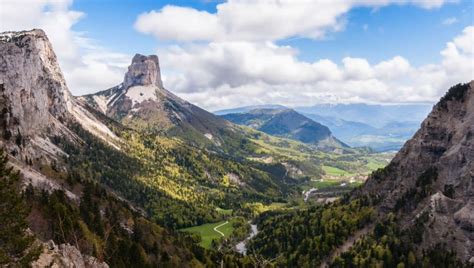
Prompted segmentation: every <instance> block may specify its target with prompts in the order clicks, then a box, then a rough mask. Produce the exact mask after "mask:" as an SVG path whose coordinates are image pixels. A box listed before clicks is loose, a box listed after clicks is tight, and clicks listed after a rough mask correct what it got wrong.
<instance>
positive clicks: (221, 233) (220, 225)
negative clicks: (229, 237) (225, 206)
mask: <svg viewBox="0 0 474 268" xmlns="http://www.w3.org/2000/svg"><path fill="white" fill-rule="evenodd" d="M228 223H229V221H226V222H224V223H222V224H219V225H217V226H216V227H214V232H217V233H219V234H220V235H222V236H225V235H224V233H223V232H221V231H219V230H217V228H219V227H222V226H224V225H226V224H228Z"/></svg>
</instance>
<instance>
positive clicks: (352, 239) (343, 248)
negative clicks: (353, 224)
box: [319, 224, 374, 268]
mask: <svg viewBox="0 0 474 268" xmlns="http://www.w3.org/2000/svg"><path fill="white" fill-rule="evenodd" d="M373 228H374V226H373V225H372V224H371V225H368V226H366V227H364V228H362V229H360V230H358V231H356V232H355V233H354V234H353V235H352V236H350V237H349V238H348V239H347V240H346V241H345V242H344V243H343V244H342V245H340V246H339V247H337V248H336V249H335V250H334V251H333V252H332V253H331V255H330V256H329V257H327V258H326V259H325V260H323V262H322V263H321V265H320V266H319V267H320V268H326V267H329V264H330V263H331V262H332V260H334V258H336V257H337V256H339V255H340V254H341V253H343V252H346V251H347V250H349V248H351V247H352V246H353V245H354V243H355V242H356V241H357V240H358V239H359V238H361V237H362V236H364V235H366V234H367V233H369V232H370V231H372V230H373Z"/></svg>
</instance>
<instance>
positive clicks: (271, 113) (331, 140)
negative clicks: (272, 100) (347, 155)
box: [221, 109, 346, 148]
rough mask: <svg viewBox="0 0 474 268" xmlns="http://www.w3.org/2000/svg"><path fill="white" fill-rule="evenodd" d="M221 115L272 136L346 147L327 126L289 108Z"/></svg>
mask: <svg viewBox="0 0 474 268" xmlns="http://www.w3.org/2000/svg"><path fill="white" fill-rule="evenodd" d="M221 117H222V118H224V119H226V120H229V121H231V122H233V123H235V124H239V125H245V126H248V127H251V128H254V129H257V130H259V131H262V132H265V133H267V134H270V135H273V136H278V137H284V138H288V139H293V140H297V141H301V142H303V143H309V144H314V145H319V146H320V147H321V148H325V147H327V148H329V147H334V148H337V147H346V146H345V145H344V144H342V143H341V142H339V141H338V140H337V139H336V138H335V137H333V136H332V134H331V131H330V130H329V128H328V127H326V126H324V125H321V124H320V123H317V122H315V121H313V120H311V119H309V118H307V117H305V116H303V115H301V114H299V113H297V112H295V111H294V110H291V109H255V110H251V111H249V112H245V113H230V114H225V115H222V116H221Z"/></svg>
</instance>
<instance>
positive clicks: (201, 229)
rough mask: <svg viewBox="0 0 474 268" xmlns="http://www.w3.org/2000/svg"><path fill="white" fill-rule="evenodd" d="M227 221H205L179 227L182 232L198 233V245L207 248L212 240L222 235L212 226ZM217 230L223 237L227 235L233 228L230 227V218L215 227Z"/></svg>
mask: <svg viewBox="0 0 474 268" xmlns="http://www.w3.org/2000/svg"><path fill="white" fill-rule="evenodd" d="M225 222H227V221H221V222H216V223H206V224H203V225H199V226H194V227H189V228H184V229H181V231H183V232H189V233H194V234H198V235H200V236H201V243H200V245H201V246H202V247H203V248H207V249H209V248H210V247H211V243H212V240H217V239H220V238H221V237H222V235H221V234H220V233H218V232H216V231H214V227H216V226H219V225H221V224H224V223H225ZM217 230H218V231H221V232H222V233H223V234H224V236H225V237H228V236H229V235H230V234H231V233H232V231H233V230H234V228H233V227H232V220H230V221H229V222H228V223H227V224H225V225H222V226H221V227H219V228H217Z"/></svg>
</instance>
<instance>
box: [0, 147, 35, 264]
mask: <svg viewBox="0 0 474 268" xmlns="http://www.w3.org/2000/svg"><path fill="white" fill-rule="evenodd" d="M19 177H20V176H19V173H18V172H15V171H13V168H12V167H8V157H7V155H6V154H5V152H4V151H3V150H0V266H2V265H6V264H9V265H26V264H28V263H30V262H31V261H32V260H34V258H35V256H36V255H37V254H36V253H37V252H38V251H37V250H32V248H31V245H32V243H33V241H34V238H33V237H32V236H31V235H28V234H27V233H26V228H27V227H28V223H27V221H26V217H27V216H28V213H29V210H28V207H27V205H26V201H25V199H24V198H23V196H22V195H21V194H20V193H19V191H18V181H19Z"/></svg>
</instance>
